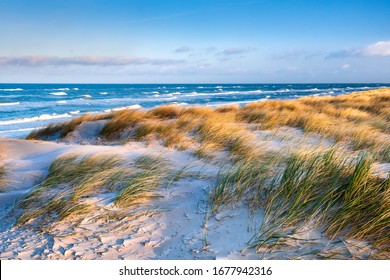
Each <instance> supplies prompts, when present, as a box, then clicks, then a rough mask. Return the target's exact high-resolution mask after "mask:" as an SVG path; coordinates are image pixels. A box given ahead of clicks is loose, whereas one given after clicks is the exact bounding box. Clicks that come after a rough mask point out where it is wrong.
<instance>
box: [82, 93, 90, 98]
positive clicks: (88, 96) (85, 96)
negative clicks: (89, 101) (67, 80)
mask: <svg viewBox="0 0 390 280" xmlns="http://www.w3.org/2000/svg"><path fill="white" fill-rule="evenodd" d="M83 97H84V98H92V96H91V95H89V94H84V95H83Z"/></svg>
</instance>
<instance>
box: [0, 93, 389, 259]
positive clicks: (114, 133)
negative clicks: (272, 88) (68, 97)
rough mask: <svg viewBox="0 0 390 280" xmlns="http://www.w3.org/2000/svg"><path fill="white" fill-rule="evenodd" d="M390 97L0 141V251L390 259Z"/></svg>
mask: <svg viewBox="0 0 390 280" xmlns="http://www.w3.org/2000/svg"><path fill="white" fill-rule="evenodd" d="M389 102H390V90H389V89H381V90H373V91H368V92H360V93H352V94H350V95H344V96H338V97H304V98H301V99H298V100H286V101H278V100H276V101H266V102H260V103H250V104H248V105H245V106H243V107H238V106H224V107H219V108H217V109H212V108H205V107H180V106H173V105H168V106H162V107H157V108H155V109H152V110H149V111H144V110H142V109H124V110H118V111H117V112H112V113H107V114H102V115H86V116H82V117H79V118H76V119H73V120H72V121H69V122H67V123H64V124H57V125H52V126H49V127H47V128H46V129H45V128H44V129H42V130H40V131H35V132H33V133H31V134H30V136H29V137H28V139H29V140H12V139H6V138H3V139H0V152H1V156H0V184H1V185H0V190H1V192H0V207H1V208H0V232H1V241H0V259H388V258H389V245H390V243H389V242H390V240H389V224H388V222H389V221H388V215H389V211H390V207H389V172H390V163H389V159H390V152H389V148H390V138H389V137H390V136H389V122H388V121H389V117H390V115H389V113H390V111H389V108H390V103H389ZM294 172H295V173H294ZM362 190H364V191H362ZM370 191H371V192H370ZM358 199H360V200H359V201H358ZM357 221H361V223H358V222H357Z"/></svg>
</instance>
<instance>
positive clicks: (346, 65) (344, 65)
mask: <svg viewBox="0 0 390 280" xmlns="http://www.w3.org/2000/svg"><path fill="white" fill-rule="evenodd" d="M349 67H351V65H349V64H343V65H341V68H342V69H348V68H349Z"/></svg>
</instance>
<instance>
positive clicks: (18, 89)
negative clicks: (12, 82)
mask: <svg viewBox="0 0 390 280" xmlns="http://www.w3.org/2000/svg"><path fill="white" fill-rule="evenodd" d="M22 90H24V89H22V88H0V91H22Z"/></svg>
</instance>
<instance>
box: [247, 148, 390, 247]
mask: <svg viewBox="0 0 390 280" xmlns="http://www.w3.org/2000/svg"><path fill="white" fill-rule="evenodd" d="M372 163H373V161H372V157H370V156H369V155H368V154H366V153H363V154H361V155H360V156H359V157H358V158H357V159H346V158H343V157H341V156H340V154H337V153H336V151H335V150H334V149H330V150H327V151H311V152H307V153H304V154H295V155H292V156H291V157H289V158H288V159H287V161H286V162H285V164H284V167H283V169H280V171H279V172H278V173H277V174H273V175H272V177H270V178H269V180H270V181H269V184H268V185H267V184H265V185H264V184H263V185H262V187H263V188H264V187H266V188H268V190H269V191H268V192H266V193H265V198H264V199H263V201H264V204H265V207H264V209H265V220H264V222H263V226H262V228H261V229H260V230H259V234H258V236H257V237H256V238H255V241H254V244H255V245H256V246H258V247H261V245H263V244H265V243H267V242H269V240H270V239H275V238H276V237H278V236H279V237H280V236H288V235H292V233H294V232H296V231H297V229H299V228H300V227H303V226H304V225H307V224H310V223H313V221H314V223H315V224H314V225H312V226H313V227H314V228H317V229H321V230H323V231H324V232H325V233H326V234H327V236H329V237H330V238H331V239H334V238H336V237H347V238H353V239H357V240H361V239H363V240H370V241H371V242H373V244H374V245H375V246H376V247H377V248H380V249H381V250H388V249H389V245H390V238H389V236H390V228H389V217H390V204H389V191H390V188H389V186H390V185H389V180H390V179H389V177H387V178H386V179H380V178H378V177H375V176H373V175H372V173H371V171H372ZM262 182H267V180H264V179H263V181H262Z"/></svg>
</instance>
